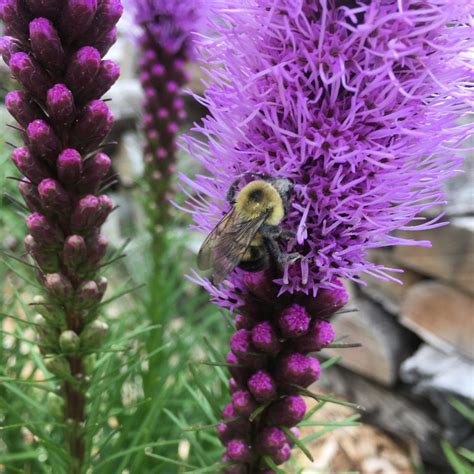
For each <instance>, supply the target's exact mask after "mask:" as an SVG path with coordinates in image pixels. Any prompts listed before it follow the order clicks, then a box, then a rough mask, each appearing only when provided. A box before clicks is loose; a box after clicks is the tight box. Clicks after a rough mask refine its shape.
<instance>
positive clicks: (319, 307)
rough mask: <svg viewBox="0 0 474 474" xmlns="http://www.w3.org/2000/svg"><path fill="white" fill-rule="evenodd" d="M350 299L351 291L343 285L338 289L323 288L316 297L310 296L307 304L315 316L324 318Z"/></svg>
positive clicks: (309, 310)
mask: <svg viewBox="0 0 474 474" xmlns="http://www.w3.org/2000/svg"><path fill="white" fill-rule="evenodd" d="M348 301H349V293H348V292H347V290H346V289H345V288H344V287H343V286H342V285H341V286H340V288H337V289H325V288H323V289H321V290H319V291H318V296H317V297H316V298H310V300H309V303H308V304H307V305H306V308H307V310H308V312H309V313H310V314H311V316H313V317H318V318H324V317H327V316H330V315H331V314H333V313H335V312H336V311H338V310H339V309H341V308H343V307H344V306H345V305H346V304H347V302H348Z"/></svg>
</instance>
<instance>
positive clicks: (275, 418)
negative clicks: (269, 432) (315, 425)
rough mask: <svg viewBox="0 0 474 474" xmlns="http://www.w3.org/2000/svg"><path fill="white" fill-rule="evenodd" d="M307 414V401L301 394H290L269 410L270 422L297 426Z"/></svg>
mask: <svg viewBox="0 0 474 474" xmlns="http://www.w3.org/2000/svg"><path fill="white" fill-rule="evenodd" d="M305 414H306V403H305V401H304V399H303V398H302V397H300V396H299V395H289V396H287V397H285V398H282V399H280V400H278V401H276V402H275V403H273V404H272V405H271V406H270V407H269V408H268V411H267V417H268V420H269V422H270V423H272V424H274V425H284V426H295V425H297V424H298V423H299V422H300V421H302V420H303V418H304V416H305Z"/></svg>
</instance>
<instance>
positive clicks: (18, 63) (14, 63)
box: [9, 52, 51, 100]
mask: <svg viewBox="0 0 474 474" xmlns="http://www.w3.org/2000/svg"><path fill="white" fill-rule="evenodd" d="M9 66H10V69H11V72H12V74H13V76H15V78H16V79H18V81H20V82H21V84H22V85H23V86H24V88H25V89H27V90H28V91H29V92H30V93H31V94H32V95H33V96H34V97H38V98H39V99H41V100H44V99H45V98H46V92H47V91H48V89H49V88H50V87H51V79H50V78H49V76H48V75H47V74H46V73H45V72H44V70H43V69H42V67H41V66H40V65H39V64H38V63H37V62H36V61H34V60H33V59H32V58H31V57H30V56H29V55H28V54H27V53H23V52H19V53H15V54H13V56H12V57H11V58H10V63H9Z"/></svg>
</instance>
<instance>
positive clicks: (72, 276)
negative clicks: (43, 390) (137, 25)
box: [0, 0, 122, 473]
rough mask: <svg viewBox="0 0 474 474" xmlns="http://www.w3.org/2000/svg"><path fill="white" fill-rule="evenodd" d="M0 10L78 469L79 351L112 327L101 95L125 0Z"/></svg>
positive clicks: (45, 305) (34, 241)
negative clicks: (103, 273) (101, 308)
mask: <svg viewBox="0 0 474 474" xmlns="http://www.w3.org/2000/svg"><path fill="white" fill-rule="evenodd" d="M0 14H1V18H2V20H3V22H4V25H5V34H6V35H7V36H5V37H3V38H2V39H1V42H0V51H1V54H2V56H3V59H4V61H5V62H6V63H7V65H8V66H9V68H10V70H11V73H12V75H13V76H14V78H15V79H17V80H18V82H19V83H20V85H21V86H22V90H17V91H13V92H10V93H8V94H7V96H6V99H5V102H6V106H7V108H8V110H9V112H10V113H11V115H13V117H14V118H15V119H16V121H17V122H18V126H19V127H20V128H21V130H22V137H23V139H24V145H23V146H21V147H19V148H16V149H15V150H14V151H13V153H12V160H13V162H14V164H15V165H16V167H17V168H18V170H19V171H20V172H21V173H22V175H23V176H24V177H23V178H22V180H21V181H20V185H19V190H20V193H21V194H22V196H23V198H24V201H25V204H26V207H27V208H28V210H29V211H30V212H31V214H30V215H29V216H28V217H27V219H26V224H27V227H28V232H29V233H28V235H27V236H26V238H25V245H26V247H27V250H28V253H29V254H30V255H31V257H32V258H33V260H34V262H35V264H36V270H37V275H38V279H39V281H40V282H41V284H42V285H43V287H44V289H45V294H46V297H45V300H44V301H43V302H42V304H41V306H38V308H39V309H38V311H40V312H42V314H43V315H44V318H43V317H41V318H40V319H41V321H42V322H41V324H38V327H41V328H43V326H44V328H43V329H39V330H38V332H39V336H40V342H41V343H42V345H41V350H42V352H43V354H44V355H45V356H46V357H47V358H48V357H51V356H52V357H51V358H50V359H47V360H49V362H51V364H50V365H49V366H48V367H49V368H50V370H51V371H52V372H53V373H55V375H57V376H58V377H59V378H63V379H64V385H63V395H64V397H65V400H66V405H65V418H66V419H67V420H71V422H72V424H71V430H70V431H71V433H70V453H71V456H72V457H73V465H72V466H71V470H70V472H74V473H75V472H79V471H80V470H81V463H82V460H83V458H84V455H85V446H84V440H83V435H82V434H81V433H82V430H83V425H84V423H85V416H86V415H85V401H86V393H85V392H86V390H87V384H86V383H85V382H84V380H85V376H86V373H85V367H84V363H83V358H82V355H81V351H82V350H83V349H85V347H88V349H91V348H93V344H91V341H93V340H94V341H97V342H98V341H99V339H100V337H98V335H100V334H102V335H103V333H104V332H105V330H106V326H105V325H104V323H100V322H99V321H95V319H96V318H97V316H98V304H99V302H100V301H101V299H102V296H103V294H104V293H105V290H106V287H107V280H106V279H105V278H104V277H100V276H99V275H98V267H99V265H100V262H101V260H102V258H103V257H104V255H105V252H106V249H107V239H106V238H105V237H104V236H102V235H101V234H100V228H101V226H102V224H103V223H104V221H105V220H106V218H107V216H108V215H109V214H110V212H111V211H112V202H111V200H110V198H109V197H108V196H107V195H105V194H103V193H102V191H101V188H102V187H103V186H104V184H106V182H107V175H108V173H109V170H110V165H111V160H110V158H109V157H108V156H107V155H106V154H104V153H101V152H99V146H100V145H101V143H102V142H103V140H104V139H105V137H106V136H107V134H108V133H109V131H110V129H111V127H112V123H113V117H112V114H111V113H110V111H109V108H108V106H107V105H106V103H105V102H104V101H102V100H101V97H102V95H103V94H104V93H105V92H107V90H108V89H109V88H110V87H111V86H112V84H113V83H114V82H115V81H116V80H117V78H118V76H119V67H118V66H117V65H116V64H115V63H113V62H112V61H108V60H103V59H102V57H103V56H104V55H105V53H106V52H107V51H108V50H109V48H110V47H111V46H112V44H113V43H114V42H115V39H116V34H117V30H116V27H115V24H116V23H117V21H118V20H119V18H120V16H121V14H122V6H121V3H120V0H65V1H64V0H52V1H49V2H44V1H43V0H26V1H20V0H2V1H1V2H0ZM99 333H100V334H99ZM91 338H92V339H91ZM94 338H95V339H94ZM71 379H75V381H76V382H77V383H71Z"/></svg>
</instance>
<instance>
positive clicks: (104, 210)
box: [95, 194, 114, 227]
mask: <svg viewBox="0 0 474 474" xmlns="http://www.w3.org/2000/svg"><path fill="white" fill-rule="evenodd" d="M113 208H114V204H113V202H112V199H110V198H109V196H107V194H101V195H100V196H99V215H98V217H97V221H96V223H95V225H96V226H97V227H100V226H102V224H103V223H104V222H105V220H106V219H107V217H108V216H109V214H110V213H111V212H112V210H113Z"/></svg>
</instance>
